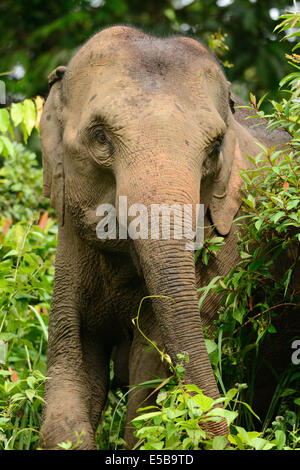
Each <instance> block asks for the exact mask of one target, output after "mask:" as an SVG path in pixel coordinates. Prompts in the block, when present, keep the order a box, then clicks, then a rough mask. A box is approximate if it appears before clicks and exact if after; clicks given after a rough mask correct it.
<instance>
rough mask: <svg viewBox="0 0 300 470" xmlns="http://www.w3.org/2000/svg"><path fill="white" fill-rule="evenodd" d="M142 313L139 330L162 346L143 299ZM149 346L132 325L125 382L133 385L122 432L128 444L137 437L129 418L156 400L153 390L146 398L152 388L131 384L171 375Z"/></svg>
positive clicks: (134, 442) (130, 445) (130, 446)
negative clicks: (127, 378) (127, 380)
mask: <svg viewBox="0 0 300 470" xmlns="http://www.w3.org/2000/svg"><path fill="white" fill-rule="evenodd" d="M148 302H150V301H148ZM143 308H144V307H143ZM143 314H144V315H143V318H142V319H140V325H141V329H142V331H143V333H144V334H145V335H146V336H147V337H148V338H149V339H151V340H152V341H155V343H156V344H157V345H158V346H159V347H160V349H163V348H162V346H161V345H162V342H161V339H160V335H159V331H158V325H157V324H156V323H155V319H154V314H153V311H152V308H151V306H150V304H148V305H147V306H146V303H145V309H144V310H143ZM149 346H150V344H147V341H146V340H145V338H143V336H142V335H141V334H140V333H139V331H138V330H137V329H136V330H135V331H134V336H133V341H132V344H131V349H130V356H129V383H130V385H131V386H133V389H132V391H130V392H129V395H128V407H127V416H126V428H125V435H124V439H125V441H126V443H127V444H128V447H129V448H132V447H133V446H134V445H135V444H136V442H137V439H136V438H135V437H134V435H133V432H134V430H135V427H134V425H133V424H131V421H132V419H134V418H135V417H136V416H137V413H136V411H137V409H138V408H140V407H144V406H151V405H152V406H153V405H155V400H156V394H154V395H152V396H151V397H150V398H148V397H149V395H150V394H151V392H153V390H154V389H153V388H149V387H137V388H134V385H138V384H141V383H143V382H146V381H148V380H153V379H156V378H161V379H165V378H166V377H168V376H170V375H171V372H170V371H169V370H168V367H167V366H166V365H165V363H162V361H161V360H160V356H159V354H158V352H157V351H156V350H155V349H149Z"/></svg>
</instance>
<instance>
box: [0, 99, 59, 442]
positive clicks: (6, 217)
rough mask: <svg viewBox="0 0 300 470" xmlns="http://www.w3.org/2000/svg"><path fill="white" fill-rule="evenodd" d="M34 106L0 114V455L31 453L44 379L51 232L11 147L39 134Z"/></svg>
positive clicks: (33, 171)
mask: <svg viewBox="0 0 300 470" xmlns="http://www.w3.org/2000/svg"><path fill="white" fill-rule="evenodd" d="M29 102H30V104H29ZM36 104H37V100H35V101H33V100H26V102H24V103H18V105H13V106H12V107H11V108H10V109H1V110H0V127H1V132H2V134H0V143H1V142H2V144H3V145H2V147H1V151H2V159H1V168H0V195H1V199H0V210H1V218H0V228H1V232H0V449H1V448H2V449H19V450H21V449H32V448H36V446H37V441H38V430H39V428H40V415H41V407H42V401H43V385H44V382H45V378H46V377H45V374H46V347H47V340H48V332H47V324H48V312H49V306H50V298H51V292H52V284H53V275H54V267H53V261H54V255H55V249H56V233H57V226H56V225H55V221H54V220H53V219H52V218H49V217H48V211H49V208H48V207H47V206H45V202H43V203H42V202H41V187H42V170H41V168H40V166H39V165H38V162H37V160H36V156H35V155H34V154H33V153H32V152H30V151H28V150H27V148H26V147H25V146H24V145H23V144H21V143H16V142H14V141H12V138H13V137H14V135H15V134H17V133H18V129H16V126H19V128H21V131H20V132H22V133H23V136H24V139H25V140H27V138H28V136H29V135H30V134H31V132H32V130H33V128H34V127H35V126H36V127H37V126H38V122H37V112H36ZM7 131H8V133H7ZM5 132H6V134H4V133H5ZM45 209H48V211H47V210H45ZM43 210H44V212H43V214H41V212H42V211H43Z"/></svg>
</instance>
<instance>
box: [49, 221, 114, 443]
mask: <svg viewBox="0 0 300 470" xmlns="http://www.w3.org/2000/svg"><path fill="white" fill-rule="evenodd" d="M97 261H98V260H97V258H96V257H95V253H92V252H91V250H89V249H88V248H87V247H85V246H84V244H83V243H82V242H81V241H80V240H79V239H78V238H77V236H75V234H74V233H73V231H72V230H71V228H70V225H68V221H66V222H65V226H64V227H62V228H61V229H60V233H59V239H58V247H57V255H56V269H55V285H54V292H53V297H52V303H51V312H50V319H49V342H48V360H47V377H49V379H48V380H47V381H46V387H45V397H44V399H45V403H44V410H43V423H42V428H41V435H40V445H41V446H42V447H46V448H54V447H56V446H57V444H58V443H60V442H62V441H64V442H65V441H68V440H70V441H72V442H73V443H75V442H76V435H75V432H78V433H79V434H80V433H81V431H84V432H85V435H84V436H83V437H82V441H83V442H82V444H81V446H80V447H81V448H86V449H87V448H89V449H92V448H95V443H94V432H95V428H96V425H97V421H98V417H99V414H100V412H101V410H102V408H103V407H104V405H105V401H106V395H107V388H108V378H109V353H110V351H108V350H107V348H106V345H105V343H107V334H106V335H105V334H102V336H100V334H99V335H98V333H97V332H98V331H100V330H99V328H100V326H101V325H99V318H102V317H103V316H104V315H102V314H101V312H99V307H98V311H97V312H96V311H95V305H96V304H97V305H99V304H100V301H99V295H101V285H100V281H99V276H97V275H96V269H98V270H99V264H98V263H97ZM95 266H96V267H95ZM95 292H98V296H96V294H95ZM99 292H100V294H99ZM93 298H95V300H93V301H91V302H88V299H93ZM103 303H105V302H104V301H103ZM103 321H104V320H103ZM102 338H105V342H104V339H103V340H102Z"/></svg>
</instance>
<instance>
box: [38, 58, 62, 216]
mask: <svg viewBox="0 0 300 470" xmlns="http://www.w3.org/2000/svg"><path fill="white" fill-rule="evenodd" d="M65 70H66V68H65V67H57V69H55V70H54V71H53V72H52V73H51V74H50V75H49V77H48V81H49V86H50V87H51V90H50V93H49V96H48V98H47V100H46V103H45V106H44V110H43V114H42V118H41V124H40V134H41V144H42V158H43V173H44V181H43V195H44V196H45V197H49V198H50V201H51V206H52V207H53V208H54V209H55V210H56V214H57V218H58V222H59V224H60V225H63V223H64V210H65V201H64V199H65V196H64V195H65V188H64V186H65V185H64V166H63V165H64V164H63V147H62V125H61V121H62V109H63V104H62V101H61V90H60V87H61V79H62V78H63V75H64V73H65Z"/></svg>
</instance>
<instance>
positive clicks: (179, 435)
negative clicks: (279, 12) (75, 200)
mask: <svg viewBox="0 0 300 470" xmlns="http://www.w3.org/2000/svg"><path fill="white" fill-rule="evenodd" d="M4 3H5V2H4ZM75 3H76V2H73V1H69V2H61V3H59V4H58V3H56V4H55V5H56V6H55V7H54V6H53V3H51V7H50V6H49V14H50V13H51V11H52V9H54V10H55V8H65V9H66V10H65V12H66V14H65V16H63V15H61V16H60V18H61V21H58V20H57V21H56V22H55V21H54V19H53V23H49V22H48V23H47V22H46V19H45V18H44V19H43V18H40V17H39V15H38V14H37V13H38V12H39V9H38V7H37V9H36V12H34V11H33V12H29V11H27V10H26V12H27V15H25V17H24V22H26V21H27V22H29V21H32V22H33V24H36V23H35V22H37V23H38V24H39V25H40V26H41V25H43V21H45V24H44V26H43V27H42V26H41V27H40V29H39V30H37V32H36V31H35V29H34V28H32V31H34V32H33V33H32V35H27V36H26V34H25V33H24V41H23V43H24V51H23V52H24V53H28V54H29V51H31V49H30V48H32V50H33V52H32V54H33V58H34V60H36V61H37V62H36V64H37V67H36V71H37V72H36V73H37V77H39V78H36V79H34V75H33V80H32V84H31V85H32V88H30V87H29V86H28V83H27V84H26V80H27V78H25V82H24V88H23V89H22V87H19V88H14V85H16V83H15V84H13V83H12V84H11V85H12V87H11V88H10V87H9V89H10V91H11V92H12V93H15V92H16V90H17V89H18V90H19V91H21V92H22V93H24V92H25V90H26V93H27V92H28V90H30V93H32V94H34V93H36V91H38V90H41V91H43V89H40V88H39V80H41V76H42V75H43V73H44V66H43V65H42V64H45V63H46V62H48V58H46V55H45V54H44V55H43V53H42V52H41V49H42V48H44V47H45V46H44V45H43V41H46V42H47V43H49V45H50V46H51V44H52V43H53V37H52V35H53V34H58V32H59V34H62V35H64V34H65V32H64V27H65V25H69V27H74V28H75V26H76V25H77V23H76V22H79V23H80V22H81V21H83V22H87V21H92V19H91V18H92V15H89V14H88V13H86V14H83V12H84V11H85V10H84V9H82V10H73V6H74V4H75ZM114 3H115V2H111V3H110V4H109V2H107V3H106V4H105V8H103V9H101V10H96V11H97V12H98V14H99V15H100V12H101V15H103V18H104V19H103V18H102V19H101V22H102V24H107V23H109V22H112V21H117V20H119V17H117V16H113V15H112V13H111V15H110V14H109V13H110V12H114V14H115V12H116V11H119V12H122V11H124V9H125V8H128V6H127V4H126V3H125V2H124V1H123V0H118V2H116V3H118V9H116V8H113V7H112V5H113V4H114ZM132 3H133V7H132V8H131V9H130V12H131V14H132V18H133V19H135V21H136V20H137V19H139V21H140V22H143V21H145V23H146V24H147V16H145V17H144V16H142V14H141V12H140V10H139V6H138V3H137V2H132ZM161 3H162V5H163V6H162V7H161V8H162V10H160V9H158V10H155V14H156V15H158V18H159V19H160V18H161V16H160V15H162V11H164V18H169V19H171V22H172V24H173V25H175V27H177V26H176V24H177V23H176V21H177V20H178V18H181V21H183V20H184V21H188V19H189V20H190V17H189V16H188V15H191V18H192V17H193V15H192V13H193V12H195V11H198V13H199V15H200V16H201V8H200V6H199V5H200V2H190V3H191V5H190V7H187V8H186V9H184V10H178V11H177V10H176V16H174V11H175V10H174V9H173V8H170V2H161ZM202 3H203V2H202ZM235 3H236V2H232V4H235ZM245 3H247V2H244V1H243V2H240V5H241V8H243V6H245ZM266 3H268V2H266ZM283 3H284V4H285V2H283ZM82 4H83V5H84V4H85V2H82ZM134 4H136V5H135V6H134ZM63 5H64V6H63ZM90 5H91V3H90ZM109 5H110V6H109ZM173 5H175V2H173ZM21 6H22V2H16V3H15V4H14V5H13V8H19V9H20V8H21ZM168 7H169V8H168ZM230 7H231V6H230V5H229V6H228V7H227V8H228V11H229V12H230ZM1 8H2V5H1ZM91 8H92V7H91V6H89V7H87V10H86V11H87V12H90V11H91ZM163 8H164V10H163ZM166 8H168V10H167V12H166V11H165V9H166ZM197 8H198V10H197ZM44 11H45V10H41V14H42V13H43V12H44ZM76 11H77V13H78V14H77V16H76V15H75V12H76ZM126 11H127V10H126ZM148 11H149V15H150V13H151V11H152V10H151V8H150V7H149V10H148ZM232 11H233V10H232ZM237 11H239V10H238V9H237ZM255 11H256V10H255ZM263 11H264V10H262V11H261V15H263ZM70 12H72V15H71V13H70ZM172 12H173V13H172ZM217 13H218V12H217V11H216V15H217ZM56 14H58V15H59V14H60V12H56V11H55V13H53V15H54V16H55V15H56ZM35 15H37V16H36V17H35ZM74 15H75V16H74ZM105 15H106V16H105ZM139 15H140V16H139ZM181 15H182V16H181ZM184 15H187V16H184ZM4 16H5V15H4ZM4 16H0V17H1V20H0V21H3V18H4ZM200 16H199V17H200ZM50 17H51V18H52V16H51V15H50ZM177 17H178V18H177ZM105 18H106V19H105ZM128 18H130V20H131V17H130V15H129V16H128ZM262 18H264V16H262ZM120 19H121V18H120ZM256 20H257V18H255V20H254V21H256ZM93 21H94V19H93ZM95 21H96V20H95ZM151 21H153V18H152V19H151ZM261 21H262V23H263V24H264V25H266V27H267V26H269V23H268V22H266V23H264V21H263V20H261ZM281 21H282V23H281V26H280V29H282V30H285V29H287V28H290V27H291V25H292V26H293V27H296V28H299V26H300V16H299V14H297V15H295V14H294V15H293V14H287V15H285V16H284V17H282V18H281ZM148 22H149V24H150V23H151V22H150V19H149V18H148ZM162 23H163V22H162ZM28 24H29V23H27V25H28ZM80 24H81V23H80ZM93 24H94V23H93ZM95 24H96V23H95ZM216 24H219V23H218V22H217V21H216ZM260 24H261V23H260V22H259V21H257V25H260ZM209 25H210V26H211V29H207V30H210V31H214V29H215V28H214V27H213V25H212V24H211V23H209ZM206 27H207V24H206V26H205V28H206ZM249 27H250V31H252V32H254V30H253V27H251V25H250V26H249ZM24 28H25V32H26V28H27V26H24ZM228 28H229V25H228ZM87 29H88V28H87ZM229 29H230V28H229ZM234 29H235V28H232V37H234ZM271 30H272V27H271V28H269V31H271ZM76 31H77V29H76ZM21 32H22V28H20V30H19V33H20V34H21ZM34 34H40V36H34ZM78 34H79V33H78ZM293 34H294V35H298V36H299V29H297V30H296V32H294V33H293ZM68 36H69V32H68V34H66V38H67V37H68ZM35 37H36V39H35ZM77 39H78V43H79V42H80V41H81V39H82V37H78V38H76V40H77ZM247 40H249V44H251V35H249V37H248V38H247ZM245 41H246V40H245ZM9 44H10V47H11V48H12V49H11V51H13V48H15V53H17V46H16V44H15V43H14V38H12V39H11V42H10V43H9ZM218 44H220V43H218ZM221 44H222V41H221ZM282 44H283V43H282ZM284 44H286V43H284ZM211 45H212V46H213V47H214V48H216V44H215V43H213V44H211ZM50 46H49V47H50ZM53 47H54V46H53ZM241 47H242V46H241ZM285 47H286V45H284V46H282V49H281V51H283V50H284V48H285ZM35 48H36V50H35ZM39 48H41V49H39ZM50 49H51V48H50ZM69 49H70V51H71V50H73V43H72V44H70V47H69ZM19 52H20V51H19ZM30 54H31V52H30ZM20 57H21V55H20ZM53 57H55V55H54V56H53ZM227 58H228V60H229V61H230V60H232V59H231V56H230V54H228V57H227ZM227 58H226V60H227ZM56 59H57V58H56ZM56 59H55V60H56ZM15 60H16V59H15V58H14V59H12V62H11V64H13V63H15V62H14V61H15ZM39 60H41V63H40V64H39ZM58 60H59V61H61V57H59V58H58ZM279 61H280V63H282V62H285V61H284V57H283V55H282V53H281V55H280V56H279ZM54 62H55V61H53V64H52V63H51V68H52V67H53V66H55V65H56V63H54ZM288 62H289V64H290V65H289V70H291V67H293V71H292V73H289V74H288V75H287V76H286V77H285V78H284V79H282V81H281V89H286V88H287V90H286V92H285V93H284V96H285V97H284V98H283V99H281V100H280V101H278V102H276V101H274V100H273V101H272V103H271V105H272V111H271V112H270V113H269V115H267V116H266V115H265V114H264V112H263V111H261V102H258V103H256V99H255V97H254V95H252V97H251V101H252V106H254V108H255V109H256V110H257V114H258V115H259V116H260V117H267V118H268V120H269V127H270V129H271V128H274V127H280V128H285V129H286V130H287V131H288V132H289V133H290V135H291V141H290V142H289V144H288V146H287V147H286V149H285V150H282V151H278V150H277V149H276V148H273V149H266V148H262V152H261V154H260V155H259V156H258V157H257V160H256V163H257V164H260V171H258V170H257V169H254V170H251V172H245V174H244V175H243V178H244V181H245V186H246V188H247V196H246V197H245V199H244V206H245V215H246V216H247V219H246V223H245V220H241V221H240V222H241V224H243V231H242V233H243V235H241V237H240V253H241V263H240V264H239V265H238V266H237V267H236V269H234V270H233V271H232V272H231V273H230V274H229V275H228V276H227V277H226V278H224V279H220V278H215V279H214V280H213V282H212V283H211V284H210V285H209V286H207V288H205V289H203V290H202V291H201V298H200V303H199V307H200V308H201V303H202V302H203V299H204V296H205V295H207V293H208V292H209V290H210V289H216V290H217V291H219V292H221V293H222V294H223V305H222V307H221V309H220V316H219V320H218V322H217V324H216V330H215V331H216V333H215V338H213V339H211V338H210V339H207V348H208V352H209V354H210V358H211V361H212V364H213V367H214V371H215V375H216V379H217V381H218V384H219V386H220V390H221V393H222V398H221V399H220V400H219V401H218V403H223V405H224V409H216V408H214V409H213V407H214V405H217V404H218V403H214V402H213V401H212V400H211V399H210V398H208V397H205V396H204V395H203V394H202V392H201V391H200V390H199V389H197V388H195V387H194V386H193V385H190V386H188V387H187V386H184V385H183V382H182V379H183V377H184V365H185V361H187V360H188V358H187V357H185V356H180V357H179V362H178V364H177V365H176V366H174V365H172V364H170V379H169V380H168V381H167V382H165V383H161V381H159V380H153V383H152V385H153V387H154V389H155V388H156V389H157V391H158V392H159V393H158V397H157V406H156V407H155V408H151V409H147V407H145V408H144V409H142V410H140V416H139V417H138V418H137V419H136V420H135V425H136V436H137V437H138V438H139V439H140V442H139V444H138V445H137V447H138V448H142V449H198V448H204V449H211V448H212V449H224V448H225V447H226V448H227V449H228V448H231V449H242V450H243V449H274V448H276V449H294V448H299V447H300V435H299V429H300V421H299V409H300V408H299V407H300V396H299V381H300V373H299V371H297V369H296V363H293V362H292V361H291V366H290V367H289V369H288V370H287V371H286V372H285V373H284V374H283V376H282V377H278V387H277V389H276V393H275V395H274V397H273V400H272V403H271V406H270V410H269V413H268V415H267V418H266V420H265V422H264V423H261V422H259V421H258V419H257V416H256V414H255V410H252V398H253V397H252V396H251V388H252V380H253V376H254V375H255V360H254V359H255V358H257V357H258V356H259V352H260V348H261V345H263V343H264V342H265V341H269V340H272V336H275V335H276V334H277V332H276V329H275V327H274V321H275V320H276V318H277V317H278V315H279V310H278V308H277V307H278V305H282V304H286V305H289V306H290V307H292V308H299V302H300V300H299V293H298V294H297V293H296V292H295V290H294V289H292V288H291V284H290V281H291V278H292V275H293V269H294V266H295V263H296V258H299V246H300V237H299V226H300V223H299V215H300V214H299V200H300V192H299V174H300V159H299V145H300V140H299V137H300V122H299V114H300V113H299V112H300V89H299V83H300V67H299V56H298V55H297V45H296V46H295V47H294V50H293V51H292V52H290V54H289V56H288ZM257 63H259V61H258V62H257ZM266 63H267V62H266ZM266 63H265V65H266ZM9 65H10V64H9V63H8V62H7V67H8V66H9ZM266 66H267V65H266ZM41 68H42V69H43V72H41ZM280 70H285V67H283V68H281V69H280ZM239 73H240V72H239V69H238V68H237V76H239ZM256 73H257V71H254V76H255V75H256ZM276 77H277V76H276ZM273 78H274V77H273ZM267 85H268V87H270V88H271V85H270V82H268V83H267ZM257 101H258V100H257ZM41 108H42V100H41V99H40V98H39V97H37V98H35V99H34V100H32V99H26V100H24V101H22V102H20V103H17V104H16V103H14V104H12V105H11V106H10V107H7V108H2V109H1V110H0V155H1V156H0V159H1V160H0V214H1V216H0V449H18V450H21V449H36V448H37V441H38V430H39V426H40V419H41V409H42V401H43V385H44V382H45V380H46V376H45V375H46V349H47V339H48V334H47V323H48V315H49V308H50V299H51V292H52V286H53V276H54V267H53V262H54V257H55V247H56V235H57V225H56V220H55V215H54V213H53V211H52V210H51V208H50V207H49V205H48V201H45V200H44V199H43V198H42V197H41V188H42V169H41V166H40V162H39V159H38V157H37V155H36V154H35V153H33V152H32V151H31V150H30V146H29V145H28V142H29V141H30V139H31V138H32V136H35V139H37V138H38V124H39V118H40V112H41ZM28 139H29V140H28ZM22 141H23V142H22ZM31 146H32V141H31ZM261 171H263V175H264V177H263V179H262V178H261ZM258 180H259V185H258V184H256V183H257V182H258ZM222 243H223V240H222V239H221V237H218V238H217V239H216V238H215V239H211V240H206V242H205V245H204V248H203V249H202V251H201V252H200V253H197V256H201V257H202V260H203V262H204V263H207V262H209V258H210V257H211V256H213V255H214V252H215V251H216V250H218V249H220V247H221V246H222ZM291 245H295V246H297V247H298V249H297V250H296V258H295V259H294V261H293V263H292V264H291V265H290V266H289V267H288V269H287V271H286V272H285V274H284V276H283V277H282V279H281V280H280V282H278V281H276V280H274V279H273V278H272V276H271V275H270V271H269V267H270V265H271V264H272V262H273V261H274V259H275V258H276V257H278V256H280V254H281V253H284V251H285V250H286V249H287V248H288V246H291ZM266 253H270V254H271V255H270V257H266V256H265V255H266ZM297 295H298V297H297ZM137 315H138V312H137ZM150 339H151V338H150ZM298 339H299V338H298ZM292 353H293V350H292V349H291V356H292ZM158 354H159V352H158ZM167 359H168V358H167ZM232 370H234V371H235V376H234V377H233V374H232ZM112 375H113V372H112ZM129 393H130V391H129ZM125 412H126V395H124V394H122V392H121V391H120V390H110V392H109V400H108V406H107V409H106V410H105V412H104V414H103V417H102V422H101V425H100V427H99V431H98V434H97V442H98V446H99V448H100V449H108V448H110V449H114V448H123V447H124V441H123V440H122V426H123V424H124V417H125ZM220 416H222V417H224V418H225V419H226V420H227V422H228V424H229V425H230V436H229V444H228V443H227V441H226V440H225V439H224V438H223V437H216V438H214V439H213V440H211V439H209V438H208V436H207V435H206V433H205V430H204V429H203V426H201V423H203V422H204V421H205V420H215V419H219V417H220ZM258 428H259V429H258ZM78 441H80V436H78ZM61 445H62V447H63V448H66V449H71V448H74V447H75V448H76V445H77V443H69V442H66V443H62V444H61Z"/></svg>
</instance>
